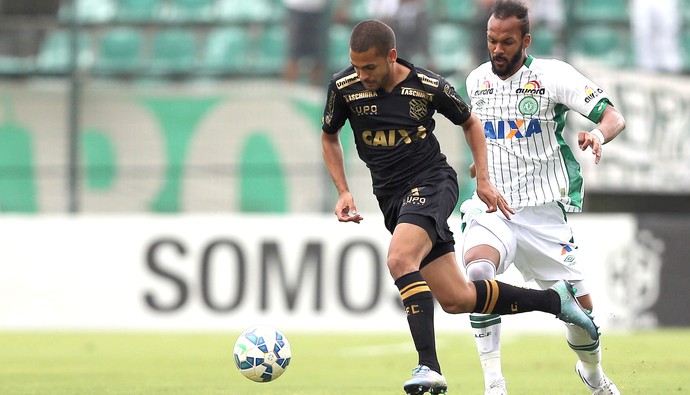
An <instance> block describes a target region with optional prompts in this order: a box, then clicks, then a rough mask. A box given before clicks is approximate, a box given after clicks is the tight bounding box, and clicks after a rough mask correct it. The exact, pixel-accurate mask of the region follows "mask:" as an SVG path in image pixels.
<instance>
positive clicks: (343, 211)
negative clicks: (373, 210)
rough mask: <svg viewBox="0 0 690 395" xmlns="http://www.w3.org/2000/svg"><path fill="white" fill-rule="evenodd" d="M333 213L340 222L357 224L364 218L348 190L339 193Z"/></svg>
mask: <svg viewBox="0 0 690 395" xmlns="http://www.w3.org/2000/svg"><path fill="white" fill-rule="evenodd" d="M335 215H336V217H338V221H340V222H354V223H356V224H358V223H359V222H360V221H362V220H363V219H364V217H362V216H361V215H360V214H359V213H358V212H357V207H356V206H355V199H354V198H353V197H352V194H351V193H350V192H345V193H342V194H340V196H339V197H338V203H336V205H335Z"/></svg>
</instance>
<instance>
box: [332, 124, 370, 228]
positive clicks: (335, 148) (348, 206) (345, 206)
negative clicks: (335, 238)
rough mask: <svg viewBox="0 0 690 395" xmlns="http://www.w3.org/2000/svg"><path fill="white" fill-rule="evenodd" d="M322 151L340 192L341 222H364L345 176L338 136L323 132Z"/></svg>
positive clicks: (337, 205) (338, 215)
mask: <svg viewBox="0 0 690 395" xmlns="http://www.w3.org/2000/svg"><path fill="white" fill-rule="evenodd" d="M321 149H322V155H323V162H324V164H325V165H326V169H328V173H329V174H330V175H331V179H332V180H333V184H334V185H335V189H336V190H337V191H338V202H337V203H336V206H335V215H336V216H337V217H338V221H340V222H356V223H359V221H361V220H363V219H364V218H362V216H361V215H359V213H357V206H355V199H354V197H352V194H351V193H350V187H349V186H348V184H347V176H345V164H344V156H343V146H342V145H341V144H340V138H339V137H338V134H337V133H335V134H328V133H325V132H321Z"/></svg>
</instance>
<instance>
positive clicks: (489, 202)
mask: <svg viewBox="0 0 690 395" xmlns="http://www.w3.org/2000/svg"><path fill="white" fill-rule="evenodd" d="M477 196H479V198H480V199H481V200H482V201H483V202H484V203H485V204H486V206H487V207H488V208H489V209H488V210H486V212H487V213H493V212H495V211H497V210H501V212H502V213H503V215H504V216H505V217H506V219H510V215H511V214H515V210H513V208H512V207H510V206H509V205H508V202H506V200H505V198H503V195H501V193H500V192H498V190H497V189H496V187H495V186H494V185H493V184H492V183H491V182H489V181H480V180H477Z"/></svg>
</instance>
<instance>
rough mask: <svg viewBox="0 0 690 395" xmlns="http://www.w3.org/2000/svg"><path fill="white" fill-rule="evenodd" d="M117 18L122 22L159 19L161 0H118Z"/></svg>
mask: <svg viewBox="0 0 690 395" xmlns="http://www.w3.org/2000/svg"><path fill="white" fill-rule="evenodd" d="M116 1H117V9H116V12H115V19H116V20H118V21H120V22H138V23H142V22H154V21H156V20H158V19H159V17H160V11H161V0H116Z"/></svg>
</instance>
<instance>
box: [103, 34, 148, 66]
mask: <svg viewBox="0 0 690 395" xmlns="http://www.w3.org/2000/svg"><path fill="white" fill-rule="evenodd" d="M142 42H143V39H142V35H141V32H140V31H139V30H138V29H135V28H130V27H120V28H114V29H112V30H109V31H107V32H105V33H104V34H103V37H102V38H101V41H100V45H99V50H98V56H97V57H96V63H95V65H94V68H93V71H94V72H96V73H105V74H123V73H126V74H129V73H134V72H137V71H139V70H140V69H141V66H142V48H143V45H142Z"/></svg>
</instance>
